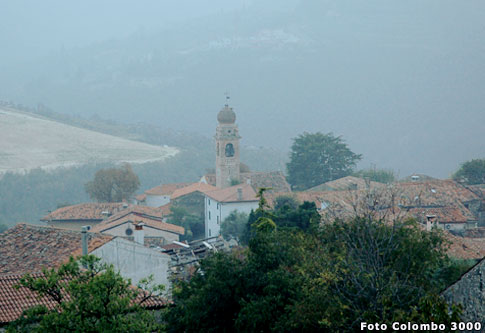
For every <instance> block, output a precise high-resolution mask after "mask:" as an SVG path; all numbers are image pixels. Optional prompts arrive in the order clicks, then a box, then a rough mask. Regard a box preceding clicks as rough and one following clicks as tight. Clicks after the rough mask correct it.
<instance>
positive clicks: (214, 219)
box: [201, 103, 290, 238]
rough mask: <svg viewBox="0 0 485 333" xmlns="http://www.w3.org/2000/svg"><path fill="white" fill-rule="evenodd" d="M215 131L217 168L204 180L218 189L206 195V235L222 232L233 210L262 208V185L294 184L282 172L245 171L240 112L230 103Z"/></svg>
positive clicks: (284, 187) (274, 188)
mask: <svg viewBox="0 0 485 333" xmlns="http://www.w3.org/2000/svg"><path fill="white" fill-rule="evenodd" d="M217 121H218V125H217V128H216V135H215V155H216V172H215V175H214V174H208V175H205V176H204V177H202V179H201V182H203V183H207V184H209V185H215V187H216V188H217V189H216V190H213V191H209V192H206V193H205V195H204V197H205V198H204V208H205V209H204V211H205V216H204V220H205V237H206V238H208V237H214V236H218V235H219V234H220V231H221V223H222V221H224V220H225V219H226V217H227V216H229V214H230V213H231V212H233V211H238V212H244V213H247V214H249V213H250V212H251V210H255V209H256V208H258V202H259V199H258V198H257V196H256V193H257V191H258V190H259V188H261V187H264V188H267V189H268V190H269V191H277V192H289V191H290V185H289V184H288V183H287V182H286V179H285V176H284V175H283V173H281V172H241V161H240V144H239V141H240V139H241V136H240V135H239V129H238V127H237V125H236V113H235V112H234V110H233V109H232V108H231V107H229V105H228V104H227V103H226V105H224V107H223V108H222V110H221V111H219V113H218V114H217Z"/></svg>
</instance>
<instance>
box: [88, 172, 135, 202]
mask: <svg viewBox="0 0 485 333" xmlns="http://www.w3.org/2000/svg"><path fill="white" fill-rule="evenodd" d="M138 187H140V180H139V179H138V176H137V175H136V174H135V173H134V172H133V170H132V168H131V166H130V165H129V164H124V165H122V166H121V167H120V168H109V169H101V170H98V171H97V172H96V174H95V175H94V180H92V181H90V182H88V183H86V184H85V189H86V192H87V193H88V194H89V196H90V197H91V199H94V200H96V201H98V202H121V201H123V200H126V199H129V198H130V197H131V196H132V195H133V193H135V191H136V190H137V189H138Z"/></svg>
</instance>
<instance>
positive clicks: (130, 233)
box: [125, 228, 133, 236]
mask: <svg viewBox="0 0 485 333" xmlns="http://www.w3.org/2000/svg"><path fill="white" fill-rule="evenodd" d="M125 234H126V236H131V235H133V229H131V228H127V229H126V230H125Z"/></svg>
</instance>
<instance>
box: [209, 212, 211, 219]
mask: <svg viewBox="0 0 485 333" xmlns="http://www.w3.org/2000/svg"><path fill="white" fill-rule="evenodd" d="M210 219H211V212H210V211H209V220H210Z"/></svg>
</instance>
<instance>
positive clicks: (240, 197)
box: [237, 188, 243, 201]
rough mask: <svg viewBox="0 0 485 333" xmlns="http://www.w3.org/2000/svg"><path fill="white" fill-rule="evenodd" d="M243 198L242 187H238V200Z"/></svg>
mask: <svg viewBox="0 0 485 333" xmlns="http://www.w3.org/2000/svg"><path fill="white" fill-rule="evenodd" d="M242 199H243V193H242V188H238V189H237V200H239V201H241V200H242Z"/></svg>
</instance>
